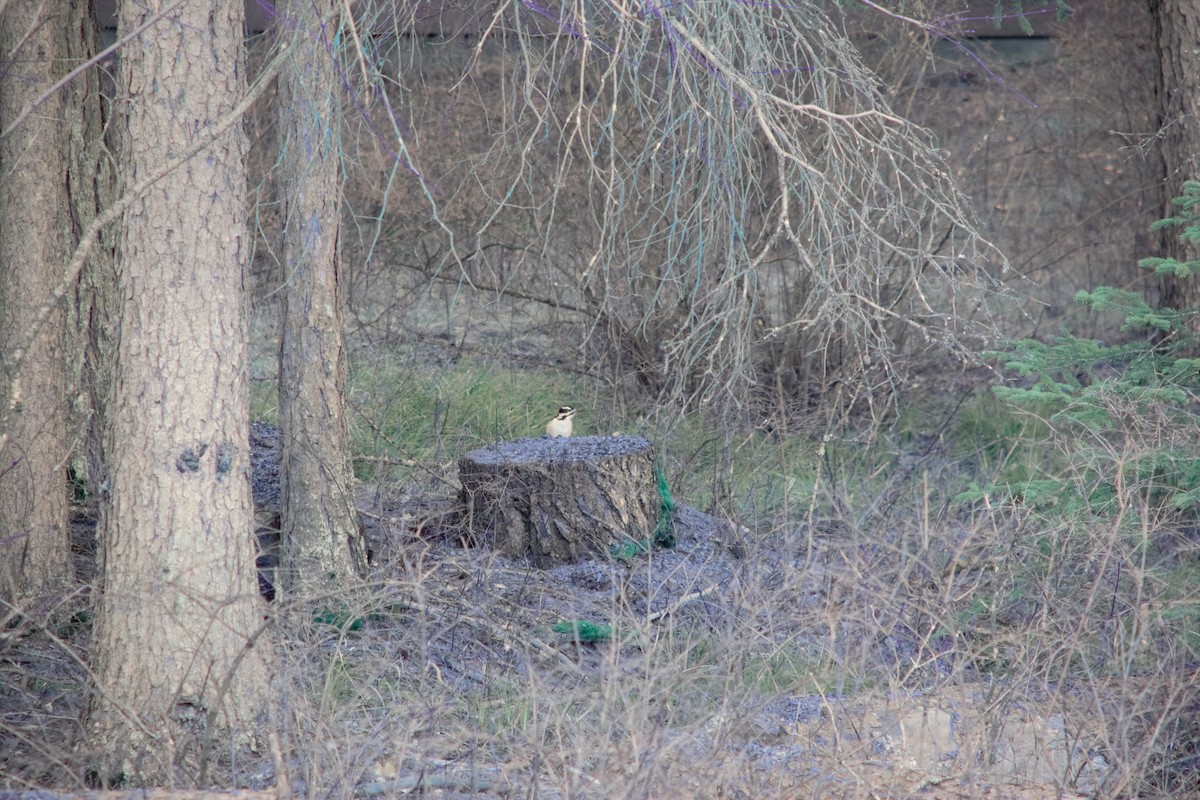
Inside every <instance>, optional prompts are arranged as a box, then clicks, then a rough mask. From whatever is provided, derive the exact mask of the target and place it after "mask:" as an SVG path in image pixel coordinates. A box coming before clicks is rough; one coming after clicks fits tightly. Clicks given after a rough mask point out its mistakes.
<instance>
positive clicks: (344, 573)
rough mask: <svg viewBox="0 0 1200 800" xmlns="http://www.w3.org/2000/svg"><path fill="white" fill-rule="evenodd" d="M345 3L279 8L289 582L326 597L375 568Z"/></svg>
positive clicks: (282, 410)
mask: <svg viewBox="0 0 1200 800" xmlns="http://www.w3.org/2000/svg"><path fill="white" fill-rule="evenodd" d="M338 7H339V4H337V3H334V2H318V3H311V2H296V3H289V4H287V5H285V6H281V11H282V12H283V24H282V25H281V30H282V31H284V32H285V33H287V34H289V35H290V37H291V47H292V58H291V63H290V65H289V67H288V68H287V69H285V70H284V71H283V73H282V74H281V75H280V76H279V101H278V102H279V129H280V132H281V135H282V153H281V155H280V163H281V165H282V169H281V172H282V175H281V177H280V187H281V190H282V193H283V200H284V206H285V213H284V234H283V240H284V244H283V249H284V266H285V270H286V273H285V275H284V281H283V309H282V313H283V326H282V327H283V340H282V345H281V348H280V353H279V429H280V436H281V439H282V441H283V452H282V458H281V463H280V490H281V504H280V505H281V508H280V511H281V520H282V525H283V531H282V535H283V541H284V550H283V552H284V558H285V561H284V565H283V574H284V585H285V587H287V588H291V589H297V588H300V587H304V589H305V590H306V591H307V590H313V591H325V590H328V589H330V588H335V587H337V586H341V585H345V584H346V583H347V582H348V581H351V580H353V579H354V578H355V577H357V576H358V575H359V574H360V573H361V572H362V571H363V570H364V569H365V567H366V559H365V552H366V549H365V546H364V544H363V536H362V530H361V529H360V527H359V524H358V512H357V509H356V507H355V503H354V493H353V473H352V471H351V463H350V429H349V422H348V420H347V417H346V401H345V397H346V350H345V346H344V343H343V339H342V315H343V306H344V302H345V289H344V282H343V276H342V264H341V260H340V257H339V256H340V253H339V248H338V231H339V227H340V221H341V161H340V151H339V144H340V136H339V125H340V120H339V104H338V100H337V95H336V92H337V88H338V73H337V64H336V62H335V60H334V50H333V41H334V35H335V34H336V29H337V18H338V15H337V14H336V13H334V11H335V9H336V8H338Z"/></svg>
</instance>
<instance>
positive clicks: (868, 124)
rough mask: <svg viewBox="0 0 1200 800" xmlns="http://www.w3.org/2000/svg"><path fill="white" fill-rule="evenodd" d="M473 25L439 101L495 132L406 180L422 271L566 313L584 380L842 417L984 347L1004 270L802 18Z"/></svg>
mask: <svg viewBox="0 0 1200 800" xmlns="http://www.w3.org/2000/svg"><path fill="white" fill-rule="evenodd" d="M480 27H481V30H482V32H483V36H482V37H480V38H479V39H478V41H477V43H476V44H475V45H474V47H473V51H472V57H471V58H470V59H465V60H464V61H465V66H463V67H462V70H461V74H460V77H459V79H458V81H457V83H455V84H454V86H453V88H452V89H451V90H450V92H449V93H448V94H449V98H450V102H456V101H458V100H461V99H463V98H470V97H474V96H478V97H479V98H480V99H481V100H480V104H481V105H482V106H484V107H485V108H486V109H487V112H486V113H488V120H487V124H488V125H489V126H492V127H491V129H490V132H491V134H492V135H491V138H490V145H489V146H487V147H486V148H485V149H484V150H482V151H480V152H476V153H471V152H467V153H461V152H460V153H459V154H458V156H457V158H456V161H455V171H454V172H451V171H450V170H449V169H445V170H442V171H439V170H437V169H430V170H428V171H427V172H425V173H423V174H422V187H423V190H424V191H425V192H426V197H432V198H435V199H436V205H437V208H438V209H439V213H440V217H439V223H440V224H442V225H443V226H445V228H447V229H449V230H451V231H452V232H453V236H452V237H450V238H446V237H444V236H443V235H442V234H441V233H440V232H439V231H437V230H434V229H433V228H431V227H427V228H426V232H427V233H426V235H424V236H420V235H417V236H414V237H413V242H414V243H413V244H412V245H411V249H410V250H408V252H409V253H412V254H413V255H414V256H416V254H417V252H418V251H419V249H420V248H424V251H425V252H424V255H423V256H418V257H415V258H414V260H415V261H423V262H424V264H425V269H426V270H427V271H428V272H429V273H430V274H431V275H438V276H443V277H446V276H449V277H452V278H453V279H455V280H460V281H463V282H464V283H468V284H478V285H484V286H487V287H489V288H490V289H493V290H496V291H500V292H507V291H508V290H509V287H511V288H512V290H513V291H514V292H519V293H520V294H521V296H529V295H530V294H534V295H540V296H541V297H542V298H543V299H544V301H545V302H546V304H548V305H550V306H555V307H557V308H559V309H567V308H577V309H578V308H582V309H585V312H584V313H582V314H579V315H578V316H577V317H576V318H577V319H579V321H580V322H581V325H580V326H579V328H578V330H579V331H580V332H581V337H582V342H583V343H584V344H585V345H586V346H585V347H584V349H583V350H582V351H581V352H584V353H585V354H586V356H585V357H586V359H587V361H586V362H585V364H584V366H585V367H588V366H590V365H594V364H595V363H597V362H602V363H607V364H608V365H609V366H610V367H612V369H613V371H614V374H615V375H618V376H628V375H630V374H635V375H636V376H637V378H638V380H639V382H640V383H641V385H642V386H643V387H644V388H645V389H648V390H650V391H651V392H653V393H654V394H655V395H656V396H657V397H659V399H660V400H662V401H670V402H679V403H683V404H685V405H694V404H697V403H716V404H719V405H721V406H722V407H727V408H732V409H745V408H747V407H749V406H752V405H755V404H760V405H761V406H766V407H770V408H777V407H779V406H780V405H783V406H785V407H790V408H802V407H807V406H808V405H809V404H810V403H811V402H812V400H813V399H814V398H816V397H821V398H824V399H835V400H836V403H835V405H838V406H840V407H843V408H844V407H846V406H847V405H850V404H854V403H856V402H858V401H860V400H863V399H867V398H871V397H877V396H878V395H879V392H878V391H877V390H880V389H887V388H888V387H891V386H893V385H895V383H896V382H897V381H898V380H899V379H900V378H901V377H902V375H903V374H904V358H905V355H906V354H908V353H911V352H912V351H914V350H918V349H924V348H928V347H935V348H938V349H943V350H947V351H950V352H954V353H957V354H960V355H965V354H967V353H968V352H969V351H970V347H969V343H968V340H967V339H966V338H965V336H966V335H967V334H971V333H975V334H986V333H987V332H988V329H987V326H986V324H983V325H980V324H978V323H979V322H980V321H981V320H980V318H979V316H978V314H979V310H980V308H981V307H982V302H983V301H984V299H985V298H986V297H987V296H988V294H989V293H990V292H991V291H993V286H992V284H991V281H990V280H989V277H988V268H989V267H990V266H993V264H991V263H989V262H990V261H992V262H999V261H1002V259H1001V258H1000V257H999V255H998V254H997V253H995V252H994V251H993V250H992V248H991V247H990V246H989V245H988V244H987V242H985V241H983V240H982V239H981V238H980V237H979V235H978V234H977V232H976V227H975V223H974V220H973V218H972V216H971V213H970V212H969V210H968V208H967V204H966V203H965V202H964V201H963V198H962V197H961V195H960V194H959V192H958V191H957V189H956V187H955V184H954V181H953V179H952V178H951V176H950V175H949V172H948V170H947V169H946V167H945V166H944V163H943V160H942V157H941V154H940V153H939V152H938V150H937V148H936V145H935V143H934V141H933V139H932V136H931V135H930V134H929V133H927V132H926V131H924V130H922V129H920V128H919V127H917V126H915V125H913V124H910V123H909V122H908V121H906V120H905V119H903V118H902V117H901V116H899V115H898V114H896V113H894V112H893V111H892V110H891V109H890V108H889V107H888V104H887V101H886V99H885V95H884V92H883V91H882V90H881V87H880V86H879V84H878V82H877V79H876V78H875V77H874V76H873V75H872V74H871V73H870V71H869V70H867V69H866V68H865V67H864V66H863V65H862V63H861V62H860V60H859V58H858V55H857V53H856V51H855V50H854V48H853V46H852V45H851V44H850V42H849V41H848V40H847V39H846V38H845V37H844V36H843V35H842V34H841V33H840V32H839V30H838V28H837V27H836V26H835V25H834V23H833V22H831V20H830V19H829V18H828V17H827V16H826V15H825V14H824V13H823V12H822V10H821V9H820V8H819V7H818V5H817V4H815V3H812V2H800V3H792V4H778V5H776V4H762V3H745V2H733V3H729V2H721V3H714V2H694V3H687V4H659V3H656V2H649V3H645V4H641V5H636V6H635V5H631V4H626V3H622V2H617V0H610V1H609V2H605V3H586V4H585V3H569V2H563V3H550V4H543V3H541V2H537V1H536V0H525V2H523V3H521V4H519V5H518V6H517V7H516V8H515V10H514V8H513V7H512V6H507V5H506V6H504V7H503V8H501V9H499V10H498V11H496V12H495V14H494V15H493V16H491V17H489V18H486V19H484V20H482V23H481V26H480ZM410 72H411V73H418V72H419V71H418V70H411V71H406V70H405V69H400V70H399V72H398V85H399V86H400V87H401V90H402V91H405V92H414V93H415V92H417V91H419V87H418V88H413V83H412V81H413V80H414V79H413V78H412V76H411V75H410ZM416 80H417V82H419V80H420V79H416ZM443 97H445V95H443ZM485 98H486V99H485ZM422 133H423V131H422V130H421V129H420V127H416V134H415V136H414V137H413V138H411V139H410V140H409V142H408V144H409V146H410V147H412V148H413V149H414V150H416V151H418V152H426V153H431V152H434V151H435V150H436V145H435V144H433V143H429V142H421V141H420V138H421V134H422ZM429 163H432V162H429ZM431 242H436V243H438V244H436V245H434V246H431ZM406 246H410V245H406V244H405V243H399V248H400V249H401V250H404V249H405V247H406ZM431 252H432V253H433V254H432V255H430V253H431ZM501 254H502V257H497V256H501ZM398 260H401V261H403V260H404V259H398ZM447 267H455V269H451V270H449V271H448V270H447Z"/></svg>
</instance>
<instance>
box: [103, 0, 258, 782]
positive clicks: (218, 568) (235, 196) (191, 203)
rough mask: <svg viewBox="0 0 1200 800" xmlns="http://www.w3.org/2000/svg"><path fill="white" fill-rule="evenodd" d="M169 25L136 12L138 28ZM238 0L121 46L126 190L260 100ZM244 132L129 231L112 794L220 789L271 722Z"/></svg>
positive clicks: (124, 270) (161, 195) (146, 10)
mask: <svg viewBox="0 0 1200 800" xmlns="http://www.w3.org/2000/svg"><path fill="white" fill-rule="evenodd" d="M157 13H159V11H158V9H157V8H154V7H147V5H146V4H144V3H143V2H141V0H128V1H127V2H122V3H121V4H120V24H121V30H122V32H124V31H127V30H130V29H132V28H133V27H135V26H137V25H139V24H140V23H141V22H142V21H143V20H144V19H145V18H146V16H147V15H154V14H157ZM243 13H244V5H243V3H242V2H241V0H215V1H214V2H212V3H183V4H179V5H177V6H176V7H175V10H173V11H171V12H170V14H169V20H167V21H163V22H160V23H159V24H158V25H157V26H156V28H155V30H154V33H153V35H146V36H143V37H141V38H139V39H137V40H136V41H134V42H132V43H130V44H129V45H128V46H126V47H125V48H124V49H123V50H122V52H121V61H120V65H119V73H118V81H117V85H118V97H117V108H118V109H119V110H120V113H121V117H120V119H119V120H117V121H116V122H115V125H116V126H117V130H116V133H117V138H118V140H119V142H120V146H119V151H118V154H117V158H118V168H119V171H120V174H121V178H122V183H123V185H125V186H133V185H137V183H138V182H139V181H140V180H141V179H142V177H143V176H144V175H146V174H147V173H149V172H151V171H152V170H154V169H155V168H156V167H159V166H160V165H161V164H163V163H164V162H166V161H169V160H170V159H172V158H173V157H175V156H176V154H178V153H181V152H184V151H185V150H186V149H187V148H188V147H189V146H191V145H193V144H194V143H195V142H196V141H197V140H203V139H204V137H206V136H209V135H210V132H211V131H212V130H213V129H214V128H215V127H216V126H217V125H218V124H219V123H220V122H222V121H223V120H224V119H225V118H226V116H227V115H229V114H230V113H231V110H232V108H233V106H234V105H235V103H236V102H237V101H238V100H239V99H240V97H241V93H242V92H243V90H244V84H245V78H244V74H243V72H244V53H243V47H242V28H243V24H242V18H243ZM245 153H246V141H245V136H244V134H243V133H242V131H241V129H240V128H239V127H236V126H235V127H233V128H232V129H230V130H229V131H228V132H226V133H225V134H223V135H221V136H219V137H217V138H216V139H215V140H214V141H213V142H212V144H210V145H208V146H206V147H205V149H203V150H201V151H200V152H199V153H198V154H197V155H196V156H195V157H194V158H192V159H190V160H189V161H187V162H186V163H185V164H184V165H183V166H182V167H181V168H180V169H178V170H177V171H176V172H175V173H173V174H172V175H170V176H169V177H168V178H167V179H165V180H162V181H159V182H158V183H155V184H154V185H152V186H151V187H150V188H149V189H148V190H147V191H146V193H145V195H143V196H142V197H141V198H140V199H139V200H138V201H136V202H135V203H134V204H133V205H132V206H130V208H129V210H128V211H127V212H126V214H125V216H124V218H123V220H122V224H121V226H120V231H119V236H118V251H119V254H120V258H119V261H120V265H121V266H120V269H119V271H118V275H117V287H118V308H117V317H118V320H119V333H118V347H117V353H116V361H115V377H114V382H113V389H112V400H113V403H112V408H111V413H109V414H108V415H107V416H106V417H105V423H106V426H107V427H106V436H105V439H106V441H105V447H104V453H105V455H106V459H107V460H106V463H105V465H104V467H103V469H104V471H105V479H106V480H105V483H106V489H107V491H106V493H105V494H104V495H103V497H102V500H101V504H100V553H101V579H100V583H101V585H100V587H99V588H100V592H99V598H98V602H97V618H96V627H95V631H94V633H93V641H92V657H93V672H94V676H95V680H94V685H93V687H92V695H91V697H90V698H89V708H88V718H87V721H86V732H87V736H88V737H89V742H88V744H89V745H90V747H91V748H92V752H93V753H94V758H95V763H96V772H97V773H98V774H99V776H100V777H101V779H102V780H106V781H110V780H115V779H117V778H121V779H123V780H124V781H126V782H127V783H128V784H129V785H133V786H147V785H163V784H166V783H170V784H171V785H178V784H179V783H180V782H182V783H185V784H186V783H187V782H195V783H200V784H203V783H206V782H207V777H206V775H205V772H204V765H205V764H206V758H207V754H208V752H209V751H210V749H211V747H212V746H213V745H214V743H216V742H220V743H221V745H220V746H222V747H228V746H229V743H230V742H231V741H233V742H241V743H245V742H247V741H249V740H250V739H251V738H252V737H254V735H255V728H256V725H257V723H258V722H259V721H260V719H261V718H262V715H263V713H264V712H265V710H266V708H267V705H266V704H267V690H268V674H269V673H268V668H267V658H266V652H265V651H266V642H265V638H264V637H263V636H262V635H261V634H262V631H263V613H262V612H263V606H262V605H261V603H262V601H261V600H260V598H259V596H258V591H257V582H256V577H255V570H254V561H255V546H254V541H253V527H252V512H251V503H250V484H249V470H250V465H249V448H248V440H247V437H248V430H249V402H248V394H247V381H246V373H247V340H248V309H247V302H246V291H245V285H244V284H245V275H246V266H247V264H246V262H247V259H248V254H249V247H250V245H249V236H248V235H247V231H246V227H245V198H246V173H245Z"/></svg>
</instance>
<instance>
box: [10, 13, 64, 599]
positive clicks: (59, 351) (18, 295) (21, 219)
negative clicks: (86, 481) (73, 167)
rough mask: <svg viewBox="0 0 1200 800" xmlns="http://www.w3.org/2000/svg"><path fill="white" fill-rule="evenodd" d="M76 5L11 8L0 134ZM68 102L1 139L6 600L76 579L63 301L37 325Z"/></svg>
mask: <svg viewBox="0 0 1200 800" xmlns="http://www.w3.org/2000/svg"><path fill="white" fill-rule="evenodd" d="M70 8H71V6H70V4H69V3H66V2H61V0H59V1H56V2H41V0H15V2H12V3H10V4H8V5H7V6H6V7H4V9H3V13H2V14H0V60H2V62H3V63H4V71H3V73H2V74H0V130H2V129H6V128H8V127H9V126H10V125H11V124H12V123H13V122H15V121H16V119H17V117H18V116H19V115H20V114H21V113H22V112H25V111H27V110H28V109H29V108H30V107H31V106H32V105H33V103H34V101H35V100H36V99H37V98H38V97H39V96H40V95H41V94H42V93H44V92H45V91H46V90H47V89H49V88H50V87H51V86H53V85H54V83H55V82H56V81H57V80H58V79H59V78H60V77H61V76H62V75H63V74H64V73H65V71H66V70H65V69H64V66H65V63H66V59H65V47H64V42H65V38H66V36H65V34H66V26H67V21H68V19H69V17H70ZM63 109H64V102H63V97H62V95H61V94H60V93H55V94H54V95H52V96H51V97H49V98H47V99H46V100H45V101H44V102H43V103H42V105H41V106H40V107H39V108H38V109H37V111H36V112H34V113H31V114H29V115H28V116H26V117H25V119H24V121H22V122H21V123H20V125H18V126H17V128H16V129H15V130H14V131H13V132H12V133H11V134H10V135H9V136H6V137H5V138H3V139H0V553H3V557H2V561H0V570H2V574H0V596H4V597H7V598H9V599H18V598H21V597H24V596H27V595H29V594H31V593H35V592H39V591H42V590H46V589H50V588H52V587H53V586H54V585H56V584H59V583H61V582H63V581H65V580H66V579H68V578H69V577H70V575H71V566H70V565H71V552H70V546H69V541H68V527H67V484H66V470H65V464H66V461H67V446H66V440H67V435H66V433H67V432H66V418H67V414H66V405H67V404H66V397H65V395H66V389H65V386H66V362H65V354H64V331H65V319H66V318H65V315H64V313H63V308H62V307H61V305H56V307H55V308H54V309H53V311H52V312H51V313H50V315H49V316H48V317H47V318H46V320H45V322H44V324H42V325H41V327H40V328H38V327H37V326H36V324H35V321H36V319H37V317H38V315H39V312H41V311H42V310H43V307H44V306H46V304H47V303H50V302H52V300H51V293H52V292H53V290H54V288H55V287H56V286H57V285H58V284H59V282H60V281H61V280H62V275H63V266H64V264H65V263H66V258H67V245H68V241H67V235H66V231H67V214H66V208H67V205H66V199H67V192H66V183H65V181H64V178H63V170H62V164H63V161H64V160H65V158H66V152H67V136H66V130H67V128H66V125H65V121H64V119H63ZM17 359H19V362H20V363H17Z"/></svg>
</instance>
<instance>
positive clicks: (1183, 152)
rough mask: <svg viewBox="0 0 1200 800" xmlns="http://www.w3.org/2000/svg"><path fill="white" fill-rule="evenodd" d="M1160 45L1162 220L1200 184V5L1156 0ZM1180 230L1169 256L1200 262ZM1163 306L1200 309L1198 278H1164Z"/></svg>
mask: <svg viewBox="0 0 1200 800" xmlns="http://www.w3.org/2000/svg"><path fill="white" fill-rule="evenodd" d="M1151 7H1152V8H1153V10H1154V20H1155V35H1156V39H1157V42H1158V56H1159V59H1158V66H1159V69H1158V103H1159V108H1158V112H1159V124H1160V126H1161V128H1160V134H1161V137H1162V138H1161V148H1160V153H1161V154H1162V160H1163V197H1162V211H1161V213H1162V216H1174V215H1176V214H1178V213H1179V209H1178V208H1177V207H1175V206H1172V205H1171V200H1173V199H1174V198H1176V197H1178V196H1179V195H1180V194H1181V187H1182V186H1183V182H1184V181H1185V180H1196V179H1200V0H1151ZM1179 233H1180V229H1179V228H1168V229H1166V230H1165V231H1164V235H1163V242H1162V244H1163V249H1164V253H1163V254H1164V255H1166V256H1170V257H1172V258H1176V259H1178V260H1180V261H1184V260H1192V259H1197V258H1200V248H1197V247H1196V246H1195V245H1189V244H1187V243H1185V242H1181V241H1180V240H1179ZM1159 285H1160V302H1161V304H1162V305H1163V306H1165V307H1167V308H1197V307H1200V283H1198V282H1197V280H1196V278H1195V277H1189V278H1177V277H1175V276H1163V277H1161V278H1160V284H1159Z"/></svg>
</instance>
